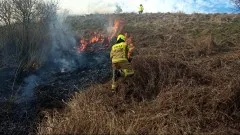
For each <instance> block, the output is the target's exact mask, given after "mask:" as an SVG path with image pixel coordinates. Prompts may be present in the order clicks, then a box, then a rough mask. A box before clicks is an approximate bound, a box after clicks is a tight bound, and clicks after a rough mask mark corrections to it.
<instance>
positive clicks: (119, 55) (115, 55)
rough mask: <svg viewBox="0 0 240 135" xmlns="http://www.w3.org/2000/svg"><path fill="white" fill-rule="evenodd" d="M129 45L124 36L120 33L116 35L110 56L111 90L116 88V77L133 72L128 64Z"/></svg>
mask: <svg viewBox="0 0 240 135" xmlns="http://www.w3.org/2000/svg"><path fill="white" fill-rule="evenodd" d="M128 55H129V46H128V45H127V43H126V37H125V36H124V35H122V34H120V35H118V37H117V43H116V44H114V45H113V46H112V49H111V53H110V58H111V60H112V70H113V75H112V90H116V89H117V87H118V85H117V79H118V77H120V76H122V77H128V76H131V75H133V74H134V70H133V69H132V66H131V64H130V62H131V60H130V57H128Z"/></svg>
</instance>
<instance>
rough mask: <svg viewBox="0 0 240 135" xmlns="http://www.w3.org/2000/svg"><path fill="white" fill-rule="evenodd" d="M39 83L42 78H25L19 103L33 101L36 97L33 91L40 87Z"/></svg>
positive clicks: (33, 76) (31, 76)
mask: <svg viewBox="0 0 240 135" xmlns="http://www.w3.org/2000/svg"><path fill="white" fill-rule="evenodd" d="M39 82H40V78H39V77H38V76H36V75H30V76H28V77H27V78H25V79H24V86H23V88H22V91H21V92H22V93H21V96H20V100H19V102H26V101H28V100H31V99H32V98H33V97H34V91H33V89H34V88H35V87H36V86H37V85H38V83H39Z"/></svg>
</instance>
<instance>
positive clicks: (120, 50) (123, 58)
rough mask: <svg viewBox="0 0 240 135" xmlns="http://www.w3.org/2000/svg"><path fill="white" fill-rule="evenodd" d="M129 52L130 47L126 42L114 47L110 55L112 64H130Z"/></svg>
mask: <svg viewBox="0 0 240 135" xmlns="http://www.w3.org/2000/svg"><path fill="white" fill-rule="evenodd" d="M128 51H129V47H128V45H127V44H126V42H121V43H117V44H115V45H113V46H112V50H111V53H110V58H111V59H112V63H119V62H128Z"/></svg>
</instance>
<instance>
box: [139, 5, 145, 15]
mask: <svg viewBox="0 0 240 135" xmlns="http://www.w3.org/2000/svg"><path fill="white" fill-rule="evenodd" d="M143 10H144V8H143V5H142V4H140V6H139V10H138V13H139V14H142V13H143Z"/></svg>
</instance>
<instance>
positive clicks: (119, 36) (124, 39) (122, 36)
mask: <svg viewBox="0 0 240 135" xmlns="http://www.w3.org/2000/svg"><path fill="white" fill-rule="evenodd" d="M120 39H122V40H123V41H126V37H125V36H124V35H122V34H120V35H118V37H117V41H118V40H120Z"/></svg>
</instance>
